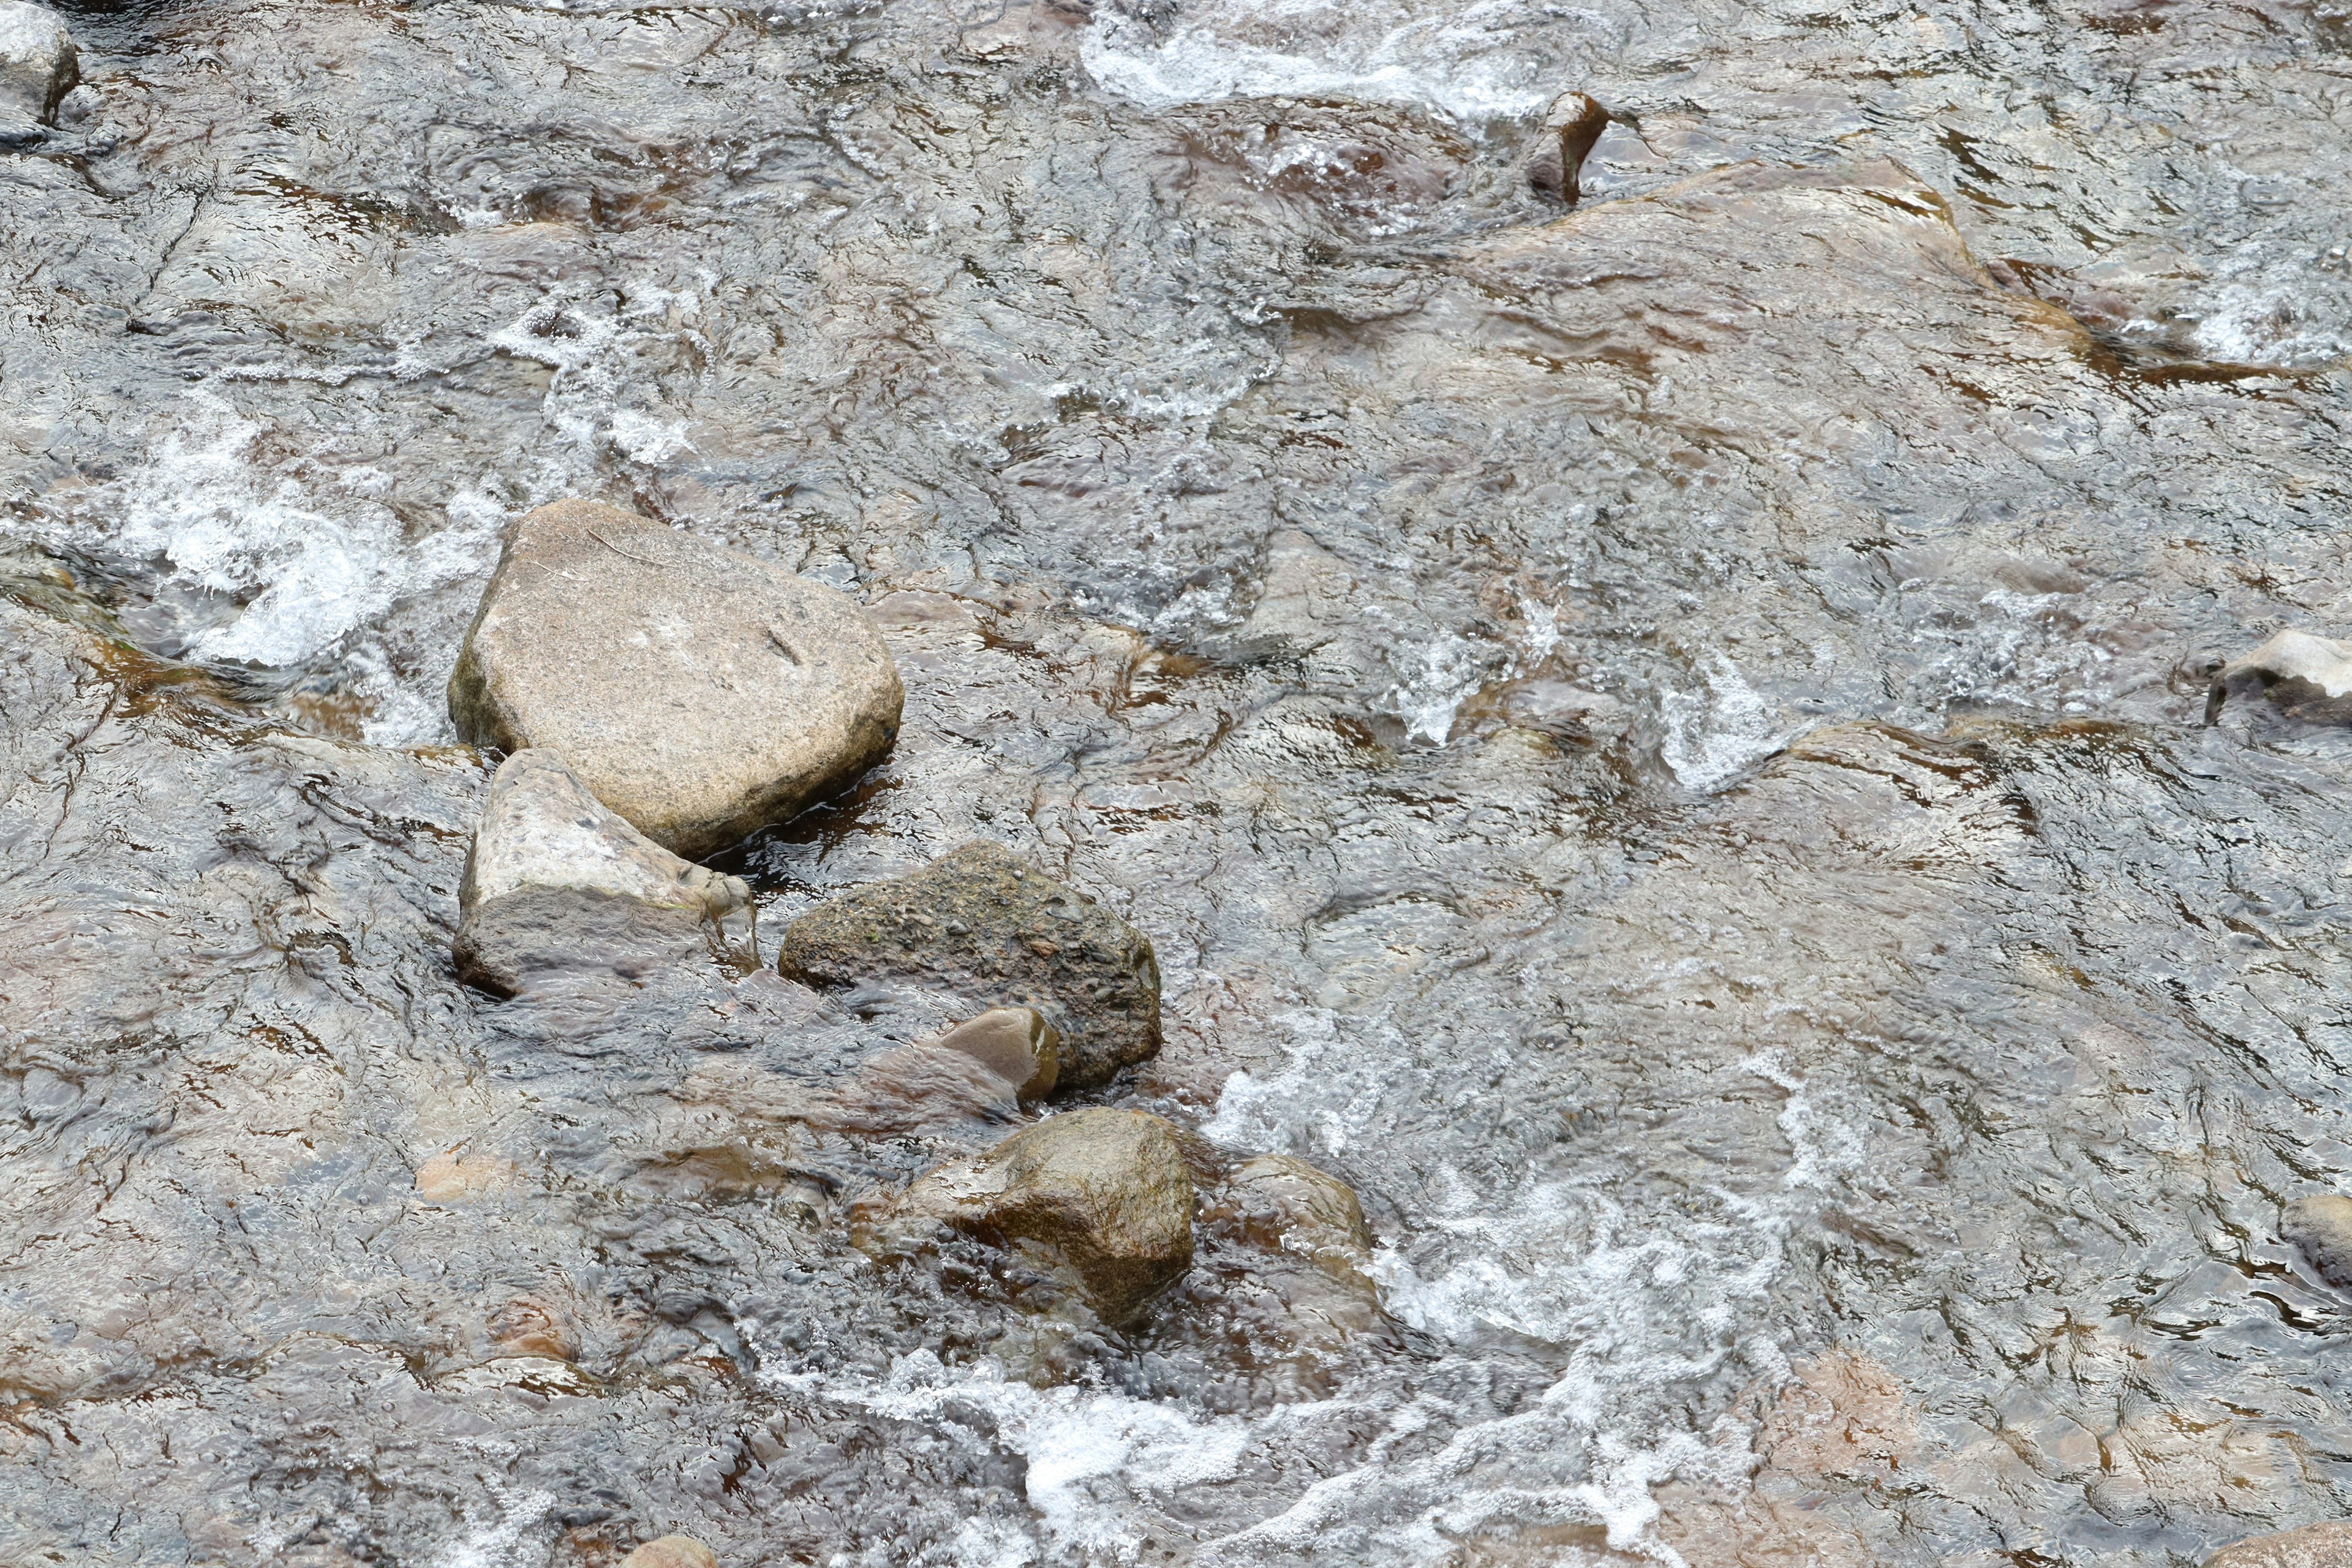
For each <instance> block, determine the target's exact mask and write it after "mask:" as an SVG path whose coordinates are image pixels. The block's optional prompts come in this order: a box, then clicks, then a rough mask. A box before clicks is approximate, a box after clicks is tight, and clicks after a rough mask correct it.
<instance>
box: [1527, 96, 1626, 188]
mask: <svg viewBox="0 0 2352 1568" xmlns="http://www.w3.org/2000/svg"><path fill="white" fill-rule="evenodd" d="M1608 129H1609V111H1608V110H1606V109H1603V108H1602V107H1601V100H1599V99H1597V98H1594V97H1593V96H1592V95H1591V93H1588V92H1564V93H1561V94H1560V95H1559V97H1558V98H1556V99H1554V100H1552V102H1551V108H1550V109H1549V110H1548V111H1546V113H1545V115H1544V123H1543V137H1542V140H1541V141H1540V142H1538V146H1537V149H1536V153H1535V156H1534V157H1532V158H1530V159H1528V184H1529V185H1530V186H1531V187H1533V188H1534V190H1535V192H1536V194H1537V195H1545V196H1549V197H1550V198H1551V199H1552V200H1554V201H1557V202H1566V203H1569V204H1570V205H1574V204H1575V203H1576V202H1577V201H1578V200H1579V199H1580V197H1581V196H1582V195H1583V194H1584V193H1583V187H1582V184H1581V183H1580V175H1581V174H1582V172H1583V169H1584V160H1585V159H1587V158H1588V157H1590V156H1591V154H1592V147H1593V143H1594V142H1599V141H1600V140H1601V132H1604V131H1606V130H1608Z"/></svg>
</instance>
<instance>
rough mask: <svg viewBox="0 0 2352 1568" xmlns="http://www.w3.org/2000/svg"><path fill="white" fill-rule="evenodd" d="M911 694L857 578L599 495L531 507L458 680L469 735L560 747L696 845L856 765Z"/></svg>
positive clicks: (802, 800)
mask: <svg viewBox="0 0 2352 1568" xmlns="http://www.w3.org/2000/svg"><path fill="white" fill-rule="evenodd" d="M902 699H903V691H902V689H901V687H900V685H899V681H898V667H897V666H896V665H895V664H893V663H892V662H891V659H890V651H889V649H888V648H887V647H884V646H883V642H882V637H881V634H880V633H879V632H877V631H876V630H875V628H874V626H873V624H872V623H871V622H870V621H868V620H867V619H866V613H865V611H864V610H863V609H861V608H860V607H859V606H858V605H856V602H855V601H853V600H851V599H849V598H848V597H847V596H845V595H841V594H837V593H835V592H834V591H833V590H832V589H830V588H827V587H825V586H824V585H823V584H818V583H810V582H806V581H803V579H801V578H799V577H795V576H794V575H793V574H791V573H790V572H787V571H785V570H784V569H783V568H782V567H781V566H778V565H775V564H773V563H770V562H765V561H760V560H756V559H754V558H753V557H751V556H749V555H745V554H742V553H741V552H737V551H732V550H727V549H724V548H721V547H720V546H719V545H715V544H710V543H707V542H704V541H702V540H698V539H696V538H694V537H692V536H691V535H689V534H684V533H680V532H677V531H676V530H674V529H669V528H665V527H663V526H661V525H660V524H658V523H653V522H648V521H646V520H645V519H643V518H641V517H636V516H634V515H633V514H631V513H629V512H625V511H622V510H618V509H616V508H614V507H608V506H600V505H598V504H596V503H595V502H593V501H582V500H568V501H558V502H557V503H555V504H554V505H553V506H546V507H541V508H540V509H539V510H537V511H534V512H532V513H530V515H529V516H527V517H525V518H523V519H522V520H521V521H519V522H517V523H516V524H515V526H514V529H513V531H511V532H510V533H509V535H508V536H507V543H506V551H505V553H504V554H503V555H501V556H500V558H499V567H498V571H497V573H496V574H494V575H493V576H492V577H491V579H490V584H489V587H488V590H487V591H486V592H485V593H484V594H483V595H482V606H481V609H480V610H479V611H478V613H477V614H476V616H475V617H474V624H473V626H472V627H471V628H470V629H468V630H467V633H466V644H465V647H464V648H463V649H462V650H461V651H460V653H459V655H458V658H457V671H456V673H455V674H453V675H452V676H451V677H450V678H449V716H450V717H451V718H452V719H454V720H455V721H457V732H458V733H459V734H461V735H463V736H464V737H465V738H466V739H467V740H468V741H471V742H474V743H475V744H476V745H478V746H495V747H499V748H500V749H501V750H504V751H509V752H520V751H522V750H524V749H525V748H527V747H533V746H544V747H547V748H550V749H551V750H553V751H555V752H558V753H560V754H561V755H562V758H563V760H564V761H565V762H567V763H570V764H571V765H572V768H573V770H574V771H576V772H577V773H579V775H580V777H581V779H582V780H583V782H584V783H585V784H587V786H588V787H589V789H590V790H591V791H593V793H594V794H595V795H596V798H597V799H599V800H601V801H603V802H604V804H605V805H609V806H611V807H612V808H613V809H614V811H616V812H619V813H620V814H621V815H622V816H625V817H626V818H628V819H629V821H630V822H632V823H634V824H635V826H636V827H637V828H638V830H639V831H641V832H643V833H644V834H645V835H646V837H648V838H651V839H652V840H654V842H656V844H660V845H662V846H663V847H666V848H669V849H673V850H676V851H677V853H678V854H681V855H685V856H688V857H690V858H700V857H702V856H705V855H708V854H709V853H711V852H712V851H713V850H716V849H721V848H724V847H727V846H728V845H730V844H732V843H734V842H735V841H736V840H737V839H739V838H741V837H743V836H744V835H746V834H748V833H751V832H753V831H755V830H756V829H758V828H761V827H764V826H767V825H769V824H770V823H773V822H781V821H782V820H783V819H785V818H786V817H789V816H793V814H794V813H795V812H798V811H799V810H800V809H801V808H802V807H803V806H805V805H811V804H813V803H814V802H815V801H817V800H820V799H822V798H824V796H826V795H831V794H833V793H835V791H837V790H840V789H842V788H844V787H845V786H846V785H848V784H852V783H855V782H856V779H857V777H858V775H859V774H861V773H865V771H866V769H867V768H870V767H872V766H873V765H874V764H875V763H877V762H880V761H881V760H882V758H883V757H884V756H885V755H886V754H887V752H889V750H890V745H891V742H893V741H895V740H896V739H897V738H898V712H899V707H900V703H901V701H902Z"/></svg>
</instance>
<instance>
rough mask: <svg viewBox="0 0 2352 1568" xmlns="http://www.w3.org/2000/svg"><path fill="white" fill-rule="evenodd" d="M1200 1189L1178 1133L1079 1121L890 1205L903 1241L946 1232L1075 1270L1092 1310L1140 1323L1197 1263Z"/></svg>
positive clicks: (945, 1170)
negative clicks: (1195, 1217) (1137, 1315)
mask: <svg viewBox="0 0 2352 1568" xmlns="http://www.w3.org/2000/svg"><path fill="white" fill-rule="evenodd" d="M1192 1206H1193V1194H1192V1177H1191V1176H1190V1175H1189V1174H1188V1173H1187V1172H1186V1170H1185V1165H1184V1155H1183V1151H1182V1148H1181V1144H1180V1143H1179V1142H1178V1139H1177V1134H1176V1130H1175V1128H1173V1127H1171V1125H1170V1124H1169V1123H1167V1122H1165V1121H1161V1120H1160V1118H1159V1117H1157V1116H1151V1115H1148V1114H1146V1113H1145V1112H1143V1111H1139V1110H1107V1109H1094V1110H1073V1111H1070V1112H1068V1113H1066V1114H1065V1115H1061V1116H1055V1117H1052V1118H1049V1119H1048V1120H1046V1121H1041V1122H1039V1123H1038V1124H1037V1125H1036V1126H1034V1127H1032V1128H1029V1129H1027V1130H1026V1131H1021V1132H1016V1133H1014V1134H1013V1136H1012V1137H1010V1138H1007V1139H1006V1140H1005V1141H1004V1142H1002V1143H999V1144H998V1145H996V1147H994V1148H993V1149H991V1150H989V1151H988V1152H986V1153H983V1154H978V1155H975V1156H973V1157H971V1159H968V1160H958V1161H954V1162H951V1163H949V1164H945V1165H941V1166H939V1167H938V1168H936V1169H934V1170H932V1171H929V1172H928V1173H925V1174H924V1175H922V1176H920V1177H919V1178H917V1180H916V1181H915V1182H914V1183H913V1184H912V1185H910V1186H908V1189H907V1190H906V1192H905V1193H904V1194H901V1195H900V1196H899V1198H898V1202H897V1203H895V1204H894V1205H891V1207H890V1209H889V1211H888V1214H887V1217H886V1221H885V1224H886V1225H887V1226H888V1227H889V1228H890V1229H891V1230H893V1231H897V1232H898V1233H900V1234H901V1235H902V1236H903V1235H905V1234H906V1233H908V1231H910V1230H919V1229H920V1228H922V1227H924V1226H931V1225H945V1226H950V1227H952V1228H954V1229H956V1230H960V1231H963V1232H965V1233H966V1234H968V1235H971V1236H974V1237H979V1238H980V1239H982V1240H983V1241H986V1242H989V1243H991V1244H992V1245H995V1246H999V1247H1020V1248H1022V1249H1024V1250H1034V1251H1035V1252H1038V1253H1042V1254H1044V1255H1045V1258H1047V1259H1048V1260H1050V1261H1052V1262H1055V1263H1059V1264H1063V1265H1066V1266H1067V1267H1068V1268H1070V1269H1072V1270H1073V1271H1074V1272H1076V1275H1077V1277H1078V1279H1080V1280H1081V1281H1082V1282H1083V1283H1084V1285H1085V1288H1086V1292H1087V1299H1088V1300H1089V1301H1091V1302H1092V1303H1093V1305H1094V1308H1095V1310H1097V1312H1099V1313H1101V1314H1102V1315H1103V1317H1105V1318H1106V1319H1108V1320H1110V1321H1114V1322H1116V1321H1121V1320H1123V1319H1126V1318H1129V1317H1131V1316H1132V1315H1133V1314H1134V1312H1135V1311H1136V1310H1137V1309H1138V1308H1139V1307H1140V1306H1142V1305H1143V1303H1144V1302H1146V1301H1148V1300H1150V1299H1151V1298H1152V1297H1153V1296H1155V1295H1157V1294H1159V1293H1160V1291H1161V1290H1164V1289H1167V1288H1168V1287H1169V1286H1170V1285H1171V1284H1173V1283H1175V1281H1176V1280H1177V1279H1181V1277H1182V1276H1183V1274H1184V1271H1185V1270H1186V1269H1187V1268H1191V1267H1192Z"/></svg>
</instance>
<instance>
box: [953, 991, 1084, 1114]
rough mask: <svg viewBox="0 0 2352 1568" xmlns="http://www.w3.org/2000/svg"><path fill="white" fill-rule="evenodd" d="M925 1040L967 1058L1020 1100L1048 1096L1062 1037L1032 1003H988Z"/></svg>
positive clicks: (1055, 1076)
mask: <svg viewBox="0 0 2352 1568" xmlns="http://www.w3.org/2000/svg"><path fill="white" fill-rule="evenodd" d="M925 1043H926V1044H927V1045H928V1046H929V1047H930V1048H931V1049H933V1050H940V1051H954V1052H956V1053H958V1054H959V1055H962V1056H967V1057H970V1058H971V1059H972V1060H974V1061H976V1062H978V1063H980V1065H981V1066H982V1067H984V1068H988V1070H989V1071H991V1072H992V1073H994V1074H995V1075H996V1076H997V1077H999V1078H1001V1079H1004V1080H1005V1081H1006V1082H1007V1083H1009V1084H1011V1085H1013V1089H1014V1092H1016V1093H1017V1094H1019V1095H1020V1097H1021V1098H1022V1099H1024V1100H1036V1099H1038V1098H1040V1097H1042V1096H1044V1095H1047V1094H1051V1093H1052V1092H1053V1091H1054V1084H1055V1081H1056V1079H1058V1078H1059V1077H1060V1075H1061V1052H1062V1037H1061V1036H1060V1035H1058V1034H1056V1033H1055V1030H1054V1026H1053V1025H1051V1024H1049V1023H1047V1022H1046V1021H1045V1015H1044V1014H1043V1013H1040V1012H1039V1011H1037V1009H1036V1008H1034V1007H991V1008H990V1009H989V1010H988V1011H987V1012H985V1013H982V1015H981V1016H978V1017H977V1018H967V1019H965V1020H964V1021H963V1022H962V1023H961V1024H958V1025H957V1026H955V1027H954V1028H952V1029H950V1030H949V1031H948V1032H947V1033H946V1034H944V1035H941V1036H940V1037H939V1038H937V1039H935V1040H929V1041H927V1042H925Z"/></svg>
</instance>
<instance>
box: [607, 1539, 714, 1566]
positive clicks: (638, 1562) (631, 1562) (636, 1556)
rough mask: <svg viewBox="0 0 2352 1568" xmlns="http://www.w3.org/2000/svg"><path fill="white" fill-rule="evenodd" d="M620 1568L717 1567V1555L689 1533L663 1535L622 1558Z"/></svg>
mask: <svg viewBox="0 0 2352 1568" xmlns="http://www.w3.org/2000/svg"><path fill="white" fill-rule="evenodd" d="M621 1568H719V1557H718V1554H717V1553H716V1552H712V1551H711V1550H710V1548H709V1547H708V1546H705V1545H704V1544H702V1542H699V1541H697V1540H696V1539H695V1538H694V1537H692V1536H691V1535H665V1536H663V1537H662V1538H661V1539H660V1540H659V1541H648V1542H646V1543H645V1544H644V1545H643V1546H640V1547H638V1548H637V1549H636V1550H635V1552H630V1553H629V1554H628V1555H627V1556H626V1557H624V1558H622V1559H621Z"/></svg>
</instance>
